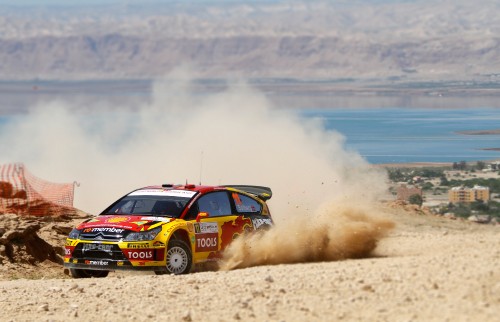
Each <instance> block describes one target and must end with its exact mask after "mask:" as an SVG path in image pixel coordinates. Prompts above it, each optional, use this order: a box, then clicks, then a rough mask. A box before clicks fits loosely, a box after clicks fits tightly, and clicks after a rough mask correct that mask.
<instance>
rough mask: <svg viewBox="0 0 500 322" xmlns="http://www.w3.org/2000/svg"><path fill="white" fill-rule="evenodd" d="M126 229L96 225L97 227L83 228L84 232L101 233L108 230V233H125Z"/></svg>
mask: <svg viewBox="0 0 500 322" xmlns="http://www.w3.org/2000/svg"><path fill="white" fill-rule="evenodd" d="M124 231H125V229H119V228H114V227H103V228H99V227H95V228H85V229H84V230H83V232H84V233H99V232H106V233H117V234H120V233H123V232H124Z"/></svg>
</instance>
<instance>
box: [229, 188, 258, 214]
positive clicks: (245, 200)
mask: <svg viewBox="0 0 500 322" xmlns="http://www.w3.org/2000/svg"><path fill="white" fill-rule="evenodd" d="M231 196H232V197H233V200H234V205H235V206H236V211H237V212H238V213H244V214H260V213H261V212H262V206H261V204H260V203H259V202H258V201H256V200H254V199H252V198H250V197H247V196H245V195H242V194H239V193H236V192H233V193H232V194H231Z"/></svg>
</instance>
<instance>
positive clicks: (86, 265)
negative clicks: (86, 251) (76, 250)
mask: <svg viewBox="0 0 500 322" xmlns="http://www.w3.org/2000/svg"><path fill="white" fill-rule="evenodd" d="M64 268H75V269H91V270H99V271H114V270H132V271H165V272H166V271H167V268H166V266H165V265H164V263H163V262H147V266H146V265H145V264H144V265H141V263H139V265H132V263H131V262H130V261H121V260H119V261H118V260H111V259H82V258H65V259H64Z"/></svg>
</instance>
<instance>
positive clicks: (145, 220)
mask: <svg viewBox="0 0 500 322" xmlns="http://www.w3.org/2000/svg"><path fill="white" fill-rule="evenodd" d="M174 220H175V218H167V217H154V216H122V215H119V216H117V215H112V216H97V217H94V218H92V219H90V220H88V221H86V222H83V223H81V224H80V225H78V226H77V227H76V229H79V230H82V229H85V228H98V227H100V228H105V227H108V228H118V229H127V230H132V231H145V230H148V229H150V228H154V227H158V226H161V225H162V224H166V223H169V222H171V221H174Z"/></svg>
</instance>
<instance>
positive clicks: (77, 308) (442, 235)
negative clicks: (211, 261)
mask: <svg viewBox="0 0 500 322" xmlns="http://www.w3.org/2000/svg"><path fill="white" fill-rule="evenodd" d="M388 212H390V215H389V216H390V217H391V219H392V220H393V221H394V222H395V223H396V228H395V229H393V230H392V231H391V232H390V233H389V234H388V236H387V237H385V238H384V239H382V240H381V241H380V242H379V244H378V247H377V248H376V249H375V254H374V256H372V257H370V258H363V259H349V260H342V261H332V262H316V263H300V264H286V265H285V264H280V265H273V266H258V267H250V268H245V269H237V270H232V271H220V272H201V273H193V274H189V275H184V276H168V275H162V276H155V275H152V274H151V273H133V272H118V273H111V274H110V275H109V277H107V278H104V279H80V280H74V279H70V278H68V277H67V276H65V275H63V273H62V268H61V267H60V266H57V265H56V264H53V265H49V264H46V263H44V264H42V265H40V266H39V267H38V268H39V269H40V270H43V271H44V272H45V276H47V277H48V278H47V277H42V278H41V279H26V278H20V279H12V274H10V275H9V274H8V272H7V273H6V270H14V269H15V268H13V267H6V266H5V265H4V267H3V268H2V270H1V271H0V279H3V280H2V281H0V312H1V315H0V320H1V321H68V320H74V321H116V320H127V321H128V320H134V321H160V320H167V321H235V320H243V321H246V320H255V321H341V320H345V321H498V313H499V312H500V272H499V271H498V264H499V263H500V249H499V248H498V245H500V234H499V229H500V228H499V227H498V226H491V225H488V226H486V225H478V224H474V223H469V222H465V221H458V220H450V219H446V218H442V217H435V216H431V215H418V214H410V213H406V212H402V211H401V210H398V211H396V210H389V211H388ZM54 272H56V273H54ZM38 274H40V272H38ZM43 275H44V274H43V273H42V276H43ZM9 276H10V277H9ZM37 276H39V275H37ZM54 276H56V277H57V278H54Z"/></svg>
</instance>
